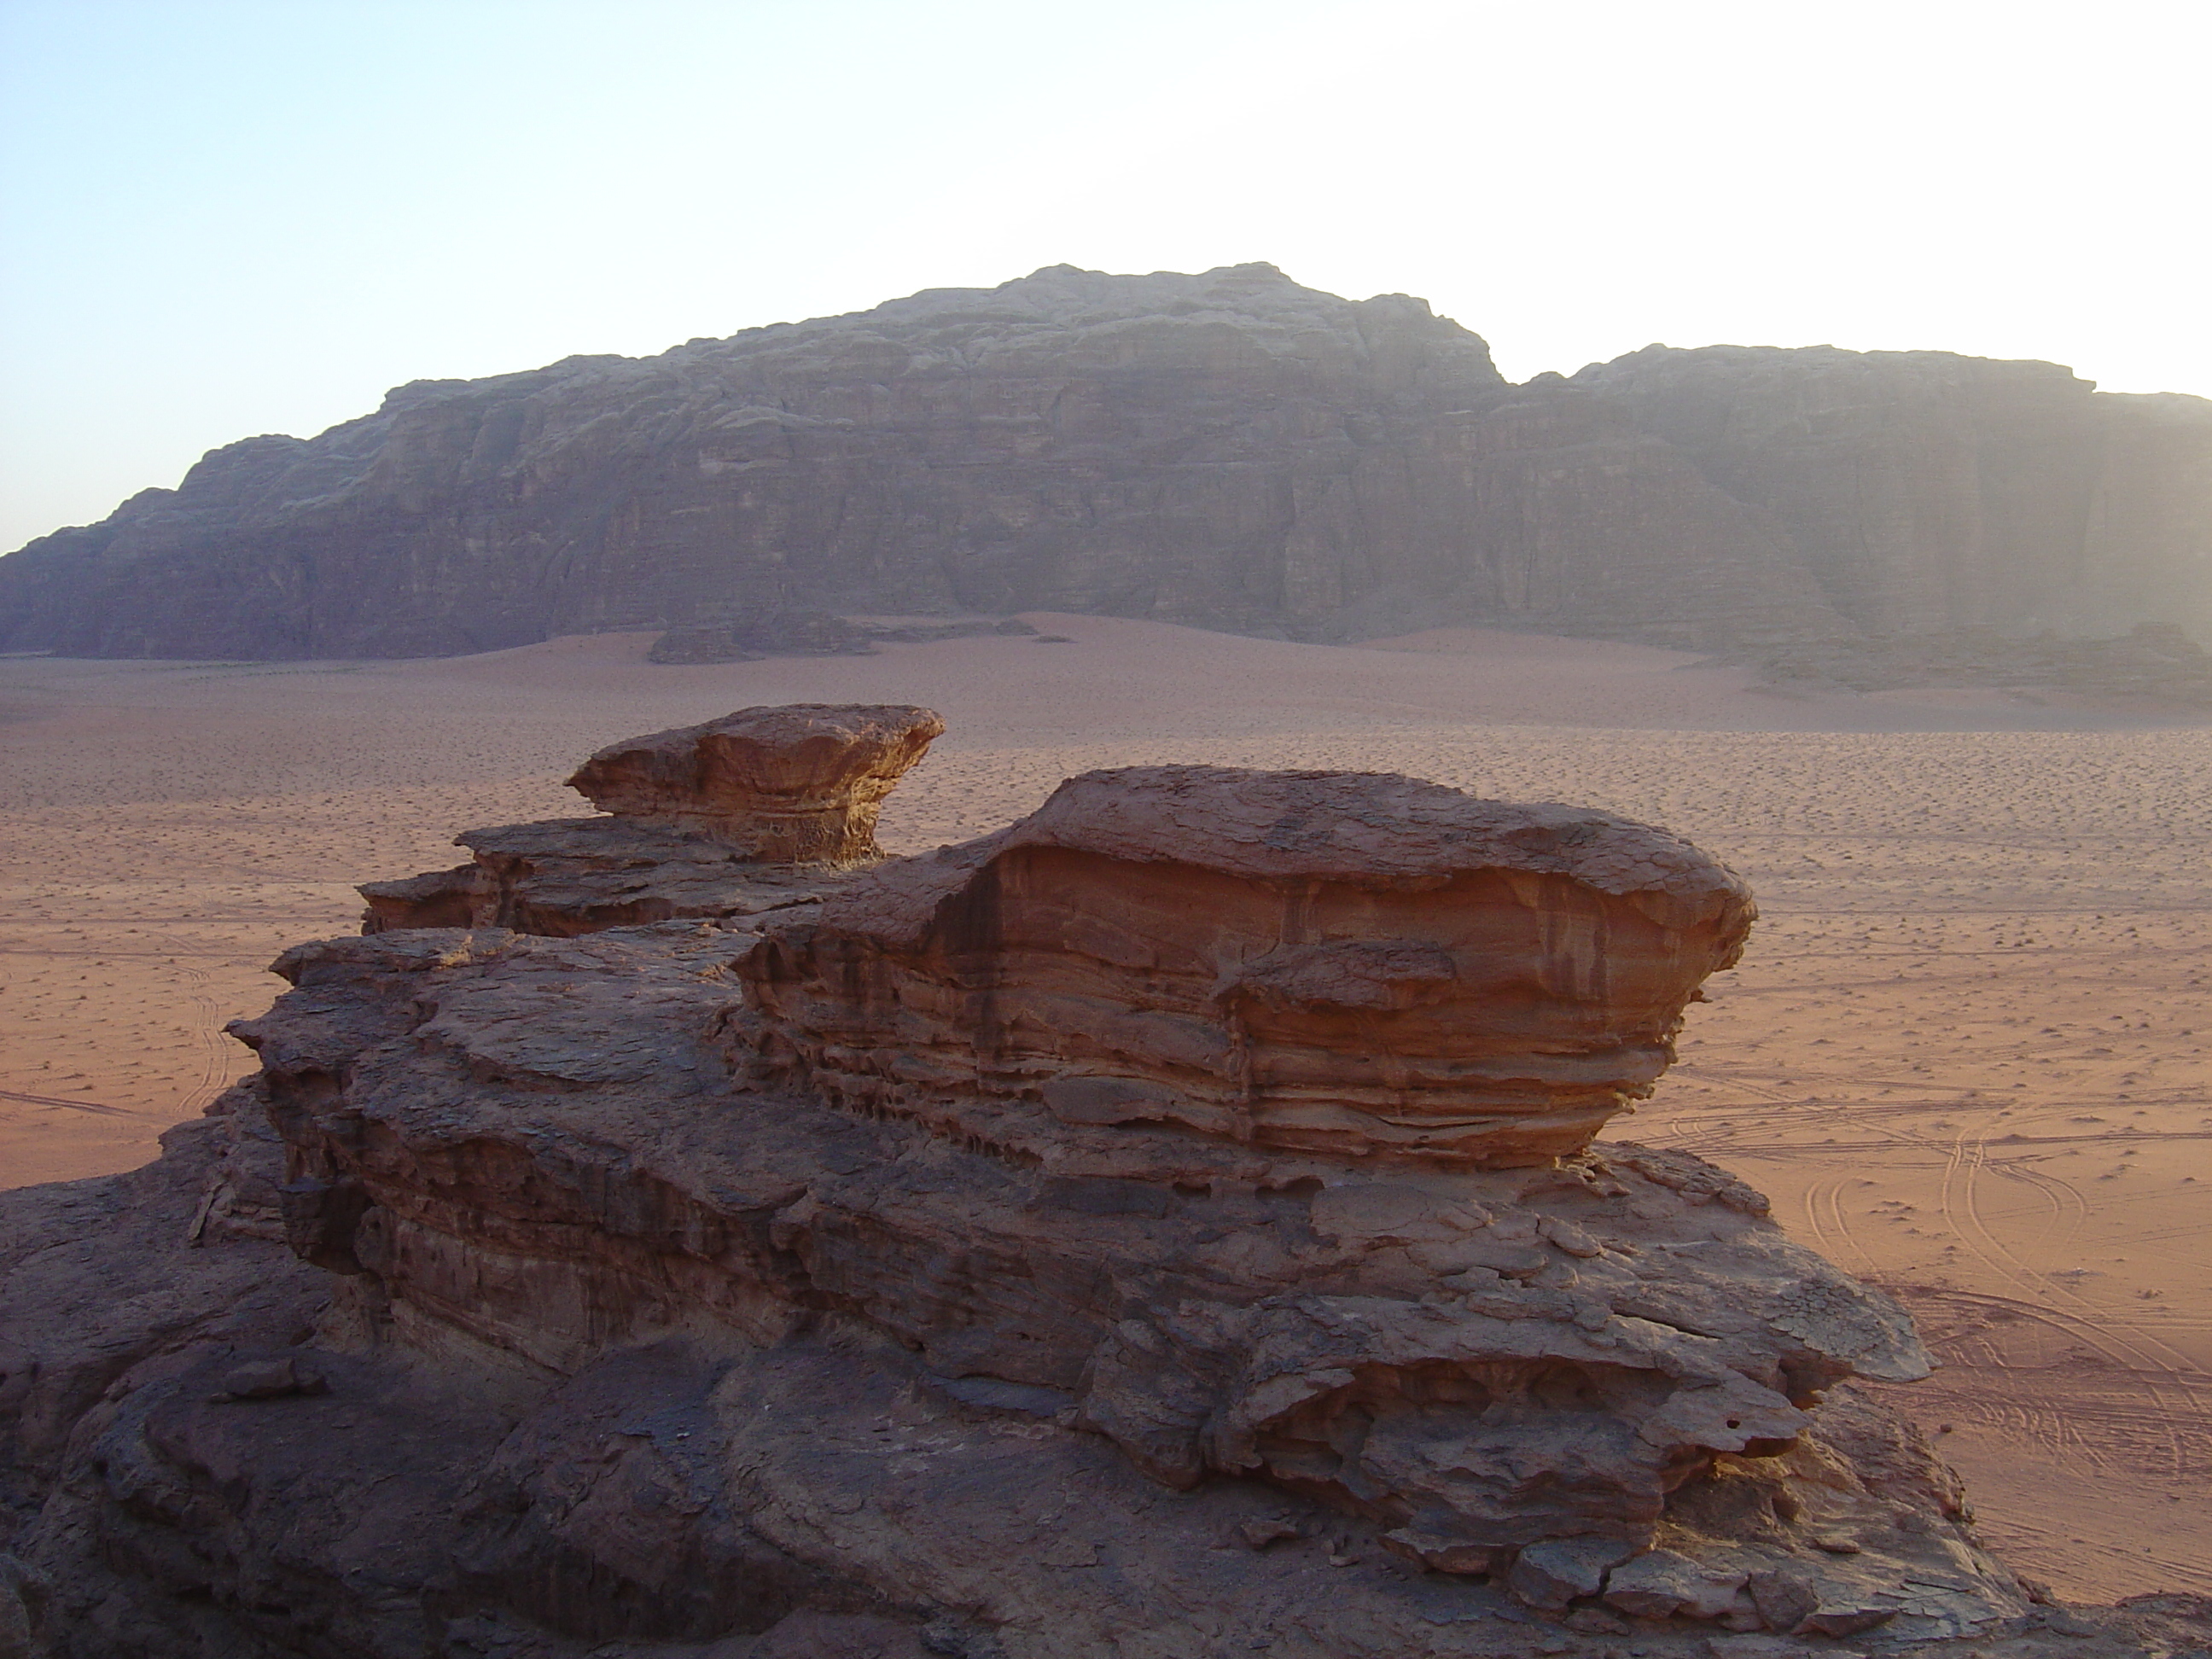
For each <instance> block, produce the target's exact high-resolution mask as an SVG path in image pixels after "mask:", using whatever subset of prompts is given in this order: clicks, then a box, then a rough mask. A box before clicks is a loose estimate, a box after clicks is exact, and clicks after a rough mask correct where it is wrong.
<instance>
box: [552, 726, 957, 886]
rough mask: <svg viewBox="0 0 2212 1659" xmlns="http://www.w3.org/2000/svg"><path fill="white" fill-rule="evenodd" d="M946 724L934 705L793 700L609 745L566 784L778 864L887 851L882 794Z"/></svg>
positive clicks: (616, 809) (639, 818)
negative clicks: (881, 829) (881, 844)
mask: <svg viewBox="0 0 2212 1659" xmlns="http://www.w3.org/2000/svg"><path fill="white" fill-rule="evenodd" d="M944 733H945V722H944V721H943V720H939V718H938V717H937V716H936V715H935V714H932V713H930V711H929V710H928V709H927V708H907V707H903V706H901V707H896V708H895V707H890V706H880V707H878V706H872V705H866V704H832V703H792V704H787V705H785V706H783V707H780V708H746V709H741V710H739V711H738V713H736V714H726V715H725V716H723V717H722V718H721V719H720V720H709V721H708V722H706V723H705V724H704V725H702V726H679V727H678V728H676V729H675V730H673V731H669V732H653V733H650V734H649V735H647V736H646V737H642V738H629V739H628V740H626V741H624V742H622V743H616V744H608V745H607V747H605V749H602V750H599V753H597V754H595V755H593V756H592V757H591V758H590V759H589V760H587V761H586V762H585V763H583V764H582V765H581V766H580V767H578V768H577V769H576V772H575V775H574V776H573V777H571V778H570V779H569V780H568V787H570V788H572V789H574V790H575V791H576V792H577V793H580V794H581V795H582V796H584V797H585V799H587V800H589V801H590V802H591V803H592V805H594V806H596V807H598V808H599V809H600V810H601V811H605V812H611V813H613V814H614V815H615V816H616V817H622V818H627V819H629V820H631V821H632V822H634V823H647V824H658V825H662V826H665V827H666V828H668V829H683V830H688V831H690V832H692V833H694V834H697V835H703V836H710V837H712V838H713V839H714V840H716V841H722V842H728V843H729V844H730V845H731V846H732V847H736V848H741V849H742V850H743V851H744V852H745V853H746V854H748V855H749V856H750V857H752V858H755V859H758V860H762V861H763V862H764V863H770V864H798V863H802V862H804V863H815V864H854V863H857V862H860V860H866V859H872V858H877V857H880V856H881V853H880V851H879V849H878V848H877V846H876V816H877V814H878V812H879V811H882V808H883V801H884V796H885V795H887V794H889V793H890V792H891V789H892V787H893V786H894V785H896V783H897V782H898V781H899V779H900V778H901V777H902V776H904V775H905V774H906V773H907V771H908V769H910V768H911V767H912V766H913V765H914V763H915V762H916V761H918V760H920V759H921V757H922V756H923V755H924V754H925V753H926V752H927V750H928V748H929V745H930V744H932V743H933V742H934V741H935V740H936V739H937V738H940V737H942V736H943V735H944Z"/></svg>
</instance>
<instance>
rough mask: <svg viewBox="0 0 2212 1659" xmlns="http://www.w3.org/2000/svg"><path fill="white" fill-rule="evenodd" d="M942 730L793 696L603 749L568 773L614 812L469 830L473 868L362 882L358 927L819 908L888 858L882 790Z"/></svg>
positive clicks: (539, 929)
mask: <svg viewBox="0 0 2212 1659" xmlns="http://www.w3.org/2000/svg"><path fill="white" fill-rule="evenodd" d="M944 730H945V722H944V721H943V720H940V719H939V718H938V716H937V715H935V714H932V713H931V712H930V711H929V710H928V709H927V708H909V707H905V706H899V707H896V708H893V707H883V706H878V705H874V704H857V703H853V704H829V703H794V704H786V705H781V706H779V707H775V708H744V709H739V710H738V712H737V713H736V714H726V715H724V716H723V717H722V718H721V719H720V720H708V721H707V722H705V723H704V724H702V725H699V726H684V727H680V728H678V729H676V730H673V731H668V732H652V733H649V734H648V735H647V736H645V737H641V738H629V739H627V740H625V741H623V742H621V743H617V744H609V745H608V746H607V747H606V748H605V749H602V750H599V753H597V754H595V755H593V756H592V757H591V759H590V760H588V761H586V763H584V765H583V766H582V767H581V768H580V769H578V771H577V772H576V774H575V775H574V777H572V778H570V779H569V780H568V782H569V786H570V787H572V788H574V789H576V790H578V791H579V792H580V793H583V794H585V795H586V796H588V797H589V798H590V799H592V802H593V803H594V804H595V805H599V806H602V807H604V808H605V809H606V810H607V811H608V813H609V814H610V816H608V817H599V818H556V819H552V820H550V821H548V822H544V823H513V824H507V825H503V826H501V827H499V828H496V829H469V830H464V831H463V832H462V833H461V834H460V835H459V836H456V837H454V840H455V842H456V844H457V845H459V846H462V847H465V848H468V849H469V850H470V852H471V854H474V855H475V856H474V860H473V861H472V862H471V863H468V864H464V865H460V866H457V867H455V868H453V869H451V870H435V871H430V872H426V873H424V874H422V875H419V876H410V877H406V878H403V879H401V880H398V881H373V882H365V883H363V884H362V886H361V887H360V889H359V891H360V893H361V896H362V898H364V899H366V900H367V901H368V910H367V912H366V913H365V914H364V915H363V916H362V932H363V933H384V932H386V931H389V930H390V929H392V928H395V927H505V928H511V929H513V930H514V931H516V932H519V933H546V934H551V935H554V936H556V937H565V936H568V935H569V934H574V933H598V932H599V931H601V930H602V929H605V928H608V927H634V926H636V925H638V924H640V923H642V922H651V921H671V920H682V919H700V920H711V919H714V918H719V917H731V916H752V915H763V914H765V913H767V912H769V911H772V910H777V909H784V908H790V907H792V906H795V905H806V904H814V903H818V902H820V901H821V899H822V898H823V896H825V895H826V894H828V893H829V892H830V891H832V890H835V889H836V887H837V886H838V885H839V884H841V883H842V881H843V880H845V879H846V878H848V876H849V875H850V874H851V873H852V872H854V870H855V869H857V868H858V867H860V866H864V865H866V864H867V863H869V862H871V861H872V860H876V859H879V858H881V857H882V856H883V854H882V852H881V850H880V849H879V848H878V847H877V846H876V840H875V826H876V818H877V816H878V813H879V812H880V811H882V807H883V801H884V796H885V795H887V794H889V793H890V791H891V789H892V788H893V787H895V786H896V784H897V782H898V780H899V779H900V778H901V777H902V776H903V775H905V774H906V773H907V771H908V770H909V769H911V768H912V767H913V766H914V765H915V763H916V762H918V761H919V760H921V757H922V756H923V754H924V753H925V752H927V750H928V747H929V745H930V744H931V742H932V741H933V740H934V739H935V738H937V737H938V736H939V734H941V733H942V732H944Z"/></svg>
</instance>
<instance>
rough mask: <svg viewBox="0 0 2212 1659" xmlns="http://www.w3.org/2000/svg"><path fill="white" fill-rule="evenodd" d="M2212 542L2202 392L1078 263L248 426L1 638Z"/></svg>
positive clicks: (1976, 588) (2159, 579)
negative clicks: (1504, 317)
mask: <svg viewBox="0 0 2212 1659" xmlns="http://www.w3.org/2000/svg"><path fill="white" fill-rule="evenodd" d="M2208 547H2212V404H2208V403H2206V402H2205V401H2203V400H2202V399H2197V398H2179V397H2168V398H2127V397H2112V396H2106V395H2101V394H2098V393H2096V392H2093V389H2092V388H2091V387H2090V386H2089V385H2088V384H2087V383H2086V382H2083V381H2081V380H2075V378H2074V377H2073V376H2072V375H2071V374H2069V372H2068V371H2067V370H2065V369H2063V368H2057V367H2055V366H2053V365H2051V364H2046V363H2034V362H1987V361H1983V360H1979V359H1972V358H1962V357H1956V356H1948V355H1947V354H1943V353H1938V352H1906V353H1894V352H1893V353H1867V354H1858V353H1850V352H1839V351H1836V350H1833V349H1829V348H1826V347H1821V348H1814V349H1808V350H1802V351H1780V350H1770V349H1751V348H1737V347H1711V348H1707V349H1700V350H1695V351H1675V350H1669V349H1665V348H1662V347H1653V348H1650V349H1646V350H1644V351H1641V352H1637V353H1633V354H1632V355H1630V356H1627V357H1624V358H1621V359H1619V360H1617V361H1616V362H1613V363H1609V364H1605V365H1594V366H1592V367H1591V368H1588V369H1585V370H1583V371H1582V372H1581V373H1580V374H1577V375H1576V376H1575V377H1574V378H1573V379H1572V380H1561V379H1560V378H1559V376H1557V375H1545V376H1540V377H1538V379H1537V380H1534V381H1532V382H1530V383H1529V384H1528V385H1527V386H1519V387H1513V386H1507V385H1506V384H1505V383H1504V381H1503V380H1501V379H1500V378H1499V376H1498V374H1497V372H1496V371H1495V369H1494V368H1492V365H1491V362H1490V358H1489V354H1488V351H1487V349H1486V347H1485V346H1484V344H1483V343H1482V341H1481V340H1480V338H1478V337H1476V336H1474V335H1473V334H1471V333H1468V331H1465V330H1463V329H1462V328H1460V327H1459V326H1458V325H1456V324H1454V323H1452V322H1450V321H1449V320H1447V319H1441V318H1437V317H1435V316H1433V315H1431V313H1430V311H1429V309H1428V307H1427V306H1426V305H1425V303H1424V302H1423V301H1419V300H1414V299H1409V298H1407V297H1406V296H1404V295H1381V296H1378V297H1376V298H1374V299H1371V300H1367V301H1361V302H1358V303H1352V302H1348V301H1342V300H1339V299H1336V298H1334V297H1333V296H1330V295H1323V294H1318V293H1316V292H1314V291H1312V290H1310V289H1304V288H1300V287H1299V286H1297V284H1296V283H1292V282H1291V281H1290V280H1289V279H1288V278H1286V277H1285V276H1283V275H1282V274H1281V273H1280V272H1279V271H1277V270H1274V269H1273V267H1272V266H1268V265H1240V266H1235V267H1230V268H1225V269H1223V270H1212V271H1208V272H1205V273H1203V274H1201V275H1198V276H1180V275H1176V274H1173V273H1155V274H1153V275H1152V276H1109V275H1105V274H1103V273H1099V272H1095V271H1080V270H1073V269H1070V268H1067V267H1065V266H1060V267H1054V268H1052V269H1049V270H1041V271H1038V272H1037V273H1036V274H1035V275H1033V276H1028V277H1024V278H1022V279H1020V280H1018V281H1016V282H1012V283H1006V284H1004V285H1003V286H1001V287H1000V288H997V289H987V290H981V289H951V290H936V291H931V292H927V293H923V294H919V295H914V296H912V297H911V298H908V299H904V300H897V301H891V302H890V303H888V304H885V305H883V306H879V307H877V308H876V309H875V310H873V311H870V312H866V313H858V314H855V315H853V316H848V317H837V318H826V319H816V320H813V321H811V322H805V323H798V324H787V325H776V326H775V327H771V328H764V329H754V330H750V331H745V332H743V333H740V334H738V335H735V336H733V337H731V338H729V339H726V340H703V339H702V340H695V341H692V342H690V343H687V344H685V345H683V346H678V347H677V348H675V349H671V350H670V351H668V352H665V353H664V354H662V355H661V356H659V357H655V358H649V359H642V360H630V359H623V358H616V357H578V358H569V359H567V360H564V361H563V362H559V363H556V364H554V365H552V366H550V368H543V369H538V370H533V371H530V372H528V373H524V374H507V375H501V376H497V377H495V378H493V379H490V380H478V381H465V382H463V381H424V382H417V383H416V384H413V385H410V386H403V387H400V388H399V389H398V390H397V391H395V392H392V393H391V394H390V396H389V397H388V398H386V402H385V404H384V406H383V408H381V409H380V410H378V411H377V412H376V413H374V415H370V416H365V417H363V418H362V419H360V420H357V421H353V422H348V423H346V424H344V425H343V426H339V427H336V428H331V430H330V431H328V432H325V433H324V434H322V435H320V436H319V437H316V438H314V439H312V440H307V441H301V440H297V439H292V438H283V437H260V438H252V439H248V440H246V441H243V442H241V443H238V444H234V445H232V446H230V447H228V448H225V449H222V450H218V451H216V452H215V453H212V454H210V455H209V456H208V457H207V458H206V459H204V460H203V461H202V462H201V463H200V464H199V465H198V466H197V467H195V468H194V469H193V470H192V471H191V473H190V474H189V475H188V476H187V477H186V478H185V481H184V483H183V484H182V485H181V486H180V487H179V489H176V490H173V491H172V490H165V489H152V490H147V491H144V492H142V493H141V494H140V495H137V496H134V497H132V498H131V500H130V501H127V502H125V503H124V505H123V506H122V507H119V508H118V509H117V511H116V512H115V513H113V514H112V516H111V517H110V518H108V519H107V520H106V521H104V522H103V523H101V524H99V525H95V526H89V527H87V528H84V529H77V530H67V531H61V532H56V533H55V534H54V535H52V536H50V537H46V538H42V539H41V540H40V541H38V542H35V543H33V544H31V545H30V546H29V547H27V548H26V549H25V550H22V551H21V552H20V553H17V554H15V555H13V556H9V557H8V558H7V559H5V560H0V649H7V650H33V649H50V650H55V651H59V652H63V653H71V654H88V655H112V656H208V655H223V656H233V657H278V658H282V657H313V656H409V655H434V654H440V653H453V652H462V651H475V650H486V649H492V648H496V647H506V646H513V645H519V644H523V643H526V642H529V641H536V640H540V639H544V638H546V637H548V636H550V635H554V634H560V633H577V632H587V631H592V630H596V629H609V628H624V627H627V628H648V627H652V628H669V629H679V630H684V631H683V632H682V633H680V634H679V635H678V638H677V640H676V641H673V642H672V643H671V646H670V647H669V648H670V650H671V652H673V653H675V654H676V655H677V656H678V657H684V656H686V655H687V654H688V655H690V657H691V658H692V659H697V657H696V653H699V652H701V651H702V650H703V651H706V652H707V653H708V654H709V655H713V654H715V653H722V655H723V658H724V659H726V658H727V656H728V655H729V654H732V653H743V652H744V651H746V650H749V649H759V648H761V647H759V646H758V645H749V644H748V643H747V642H746V641H748V640H750V639H752V638H754V637H756V636H757V631H758V630H759V629H761V628H763V627H768V628H769V632H770V633H771V634H775V635H776V637H777V638H778V639H779V640H784V641H786V643H785V644H783V645H782V646H780V647H778V648H801V649H839V648H847V647H852V646H855V645H857V644H860V643H864V642H865V641H864V635H860V634H859V633H856V632H855V631H854V630H853V629H849V628H847V627H844V626H843V625H842V624H838V623H837V621H836V617H834V616H829V615H826V613H829V612H836V611H858V612H895V613H899V614H924V615H945V614H952V613H964V614H975V613H990V614H1003V613H1006V612H1010V611H1020V610H1028V609H1052V610H1061V611H1089V612H1097V613H1103V614H1112V615H1119V616H1133V617H1155V618H1158V619H1162V620H1165V621H1171V622H1182V623H1197V624H1200V625H1203V626H1206V627H1213V628H1224V629H1242V630H1251V631H1262V632H1273V633H1282V634H1287V635H1291V636H1294V637H1299V638H1314V639H1334V638H1346V637H1362V636H1370V635H1376V634H1385V633H1391V632H1396V631H1402V630H1404V629H1408V628H1413V627H1419V626H1426V625H1432V624H1434V623H1437V622H1440V621H1445V622H1449V621H1457V622H1480V623H1499V624H1503V625H1506V626H1510V627H1523V628H1537V629H1551V630H1554V631H1559V632H1565V633H1574V634H1595V635H1606V636H1611V637H1624V638H1636V639H1644V640H1650V641H1655V642H1657V643H1662V644H1670V645H1682V646H1688V647H1693V648H1699V649H1705V648H1725V649H1729V650H1746V649H1752V648H1757V647H1773V646H1787V645H1802V644H1806V643H1808V642H1811V643H1818V642H1821V641H1838V640H1841V641H1856V640H1860V639H1863V638H1868V637H1883V636H1888V635H1914V634H1921V633H1942V632H1948V631H1953V630H1957V629H1966V628H1977V627H1990V628H1995V629H2002V630H2004V631H2006V632H2008V633H2023V634H2034V633H2038V632H2040V631H2042V630H2043V629H2055V630H2057V632H2059V633H2060V634H2092V635H2094V634H2118V633H2121V632H2124V631H2125V630H2126V629H2129V628H2130V627H2132V626H2133V625H2135V624H2136V623H2141V622H2166V623H2177V624H2179V626H2181V627H2183V628H2185V629H2189V630H2191V632H2192V633H2193V634H2195V635H2197V636H2198V638H2199V640H2200V642H2202V641H2203V636H2204V635H2206V633H2207V631H2208V629H2212V562H2208V561H2207V560H2206V559H2205V557H2204V554H2205V551H2206V550H2207V548H2208ZM808 612H815V613H825V614H824V616H823V617H822V618H821V619H820V621H819V625H818V626H817V625H814V624H810V625H809V626H808V627H807V628H805V629H799V633H798V634H797V635H793V634H792V633H791V630H790V629H788V628H782V627H781V624H777V625H775V626H770V625H769V624H770V623H773V622H774V619H776V618H784V619H786V620H788V619H789V618H792V617H799V616H803V615H805V613H808ZM763 619H767V620H766V621H764V620H763ZM779 629H781V631H779ZM801 636H803V637H801ZM718 641H719V642H718Z"/></svg>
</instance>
